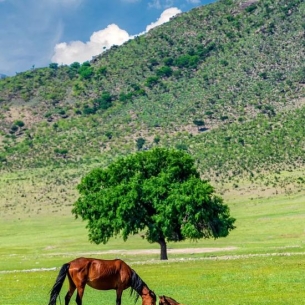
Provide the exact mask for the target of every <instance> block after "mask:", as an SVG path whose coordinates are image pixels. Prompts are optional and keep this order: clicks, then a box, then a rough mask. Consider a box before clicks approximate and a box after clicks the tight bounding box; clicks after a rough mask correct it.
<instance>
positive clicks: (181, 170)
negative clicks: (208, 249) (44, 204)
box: [72, 148, 235, 259]
mask: <svg viewBox="0 0 305 305" xmlns="http://www.w3.org/2000/svg"><path fill="white" fill-rule="evenodd" d="M194 163H195V161H194V159H193V158H192V157H191V156H190V155H189V154H187V153H186V152H183V151H177V150H167V149H162V148H155V149H152V150H149V151H144V152H138V153H136V154H133V155H129V156H127V157H125V158H120V159H118V160H117V161H115V162H113V163H112V164H110V165H109V167H108V168H105V169H102V168H96V169H94V170H92V171H91V172H90V173H89V174H88V175H86V176H85V177H83V178H82V180H81V183H80V184H79V185H78V187H77V188H78V191H79V194H80V197H79V198H78V199H77V201H76V202H75V203H74V207H73V210H72V213H73V214H74V215H75V216H76V218H77V217H81V218H82V219H83V220H85V221H88V223H87V228H88V230H89V240H90V241H93V242H95V243H97V244H99V243H101V242H102V243H107V242H108V240H109V239H110V238H111V237H113V236H116V235H120V234H121V235H122V237H123V239H124V240H126V239H127V238H128V236H129V235H130V234H136V233H139V232H142V231H143V230H144V231H145V237H146V239H147V240H148V241H149V242H152V243H153V242H157V243H159V244H160V247H161V254H160V258H161V259H167V247H166V243H167V242H168V241H182V240H184V239H187V238H190V239H193V240H197V239H201V238H210V237H214V238H219V237H225V236H227V235H228V234H229V231H230V230H232V229H234V228H235V227H234V225H233V224H234V222H235V219H234V218H232V217H231V216H230V213H229V208H228V206H227V205H225V204H223V200H222V198H221V197H219V196H216V195H215V194H214V188H213V187H212V186H211V185H210V184H209V183H208V182H207V181H204V180H201V179H200V174H199V172H198V171H197V170H196V168H195V166H194Z"/></svg>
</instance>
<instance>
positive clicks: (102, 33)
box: [0, 0, 215, 75]
mask: <svg viewBox="0 0 305 305" xmlns="http://www.w3.org/2000/svg"><path fill="white" fill-rule="evenodd" d="M214 1H215V0H0V73H4V74H6V75H15V73H16V72H22V71H25V70H29V69H31V68H32V67H33V66H35V67H45V66H48V65H49V63H51V62H57V63H59V64H70V63H72V62H75V61H78V62H83V61H86V60H90V59H91V58H92V56H94V55H97V54H99V53H101V52H102V51H103V50H104V49H105V48H106V49H107V48H109V47H110V46H111V45H113V44H116V45H120V44H122V43H123V42H125V41H126V40H128V39H132V37H133V36H134V35H138V34H143V33H145V32H147V31H148V30H149V29H150V28H153V27H155V26H157V25H159V24H162V23H164V22H167V21H168V20H169V18H170V17H172V16H174V15H176V14H177V13H179V12H186V11H189V10H191V9H192V8H194V7H197V6H200V5H204V4H207V3H211V2H214Z"/></svg>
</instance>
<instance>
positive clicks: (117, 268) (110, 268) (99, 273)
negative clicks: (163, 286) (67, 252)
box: [49, 257, 157, 305]
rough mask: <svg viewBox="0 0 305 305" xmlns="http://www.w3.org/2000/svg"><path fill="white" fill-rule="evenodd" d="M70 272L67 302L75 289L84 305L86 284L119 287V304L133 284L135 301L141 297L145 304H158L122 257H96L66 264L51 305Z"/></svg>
mask: <svg viewBox="0 0 305 305" xmlns="http://www.w3.org/2000/svg"><path fill="white" fill-rule="evenodd" d="M66 275H68V279H69V290H68V292H67V294H66V296H65V305H68V304H69V302H70V299H71V297H72V295H73V292H74V291H75V289H76V290H77V296H76V303H77V305H82V298H83V294H84V290H85V286H86V284H87V285H89V286H90V287H92V288H95V289H98V290H110V289H115V290H116V305H121V297H122V293H123V290H125V289H127V288H129V287H131V292H130V295H132V294H133V292H134V291H135V292H136V293H137V295H136V301H137V299H138V298H139V296H141V297H142V305H156V299H157V298H156V295H155V293H154V292H153V291H152V290H150V289H149V288H148V286H147V285H146V284H145V283H144V281H143V280H142V279H141V278H140V277H139V275H138V274H137V273H136V272H135V271H134V270H133V269H131V268H130V267H129V266H128V265H127V264H126V263H125V262H123V261H122V260H120V259H115V260H101V259H95V258H84V257H80V258H77V259H75V260H73V261H71V262H69V263H67V264H64V265H63V266H62V267H61V269H60V271H59V274H58V276H57V279H56V281H55V284H54V286H53V288H52V290H51V293H50V301H49V305H56V299H57V297H58V295H59V292H60V290H61V288H62V285H63V283H64V280H65V278H66Z"/></svg>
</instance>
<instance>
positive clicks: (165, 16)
mask: <svg viewBox="0 0 305 305" xmlns="http://www.w3.org/2000/svg"><path fill="white" fill-rule="evenodd" d="M179 13H181V10H179V9H178V8H176V7H171V8H168V9H166V10H165V11H164V12H163V13H162V14H161V16H160V18H159V19H158V20H157V21H156V22H153V23H151V24H150V25H148V26H147V27H146V32H148V31H149V30H151V29H152V28H154V27H156V26H158V25H161V24H163V23H165V22H168V21H169V20H170V19H171V18H172V17H174V16H176V15H177V14H179Z"/></svg>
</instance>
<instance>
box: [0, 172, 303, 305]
mask: <svg viewBox="0 0 305 305" xmlns="http://www.w3.org/2000/svg"><path fill="white" fill-rule="evenodd" d="M70 175H71V173H70ZM55 176H56V175H55ZM37 177H38V178H37ZM44 179H46V180H44ZM48 179H49V178H48V177H47V175H43V173H41V176H40V177H39V175H36V176H35V177H34V176H27V175H26V174H24V175H22V174H19V176H18V177H17V176H16V177H15V174H6V176H2V177H1V179H0V181H1V183H0V191H1V194H2V197H1V199H0V203H1V205H0V207H1V216H0V217H1V219H0V221H1V231H0V244H1V248H0V283H1V301H0V303H1V304H5V305H10V304H18V305H30V304H31V305H35V304H48V298H49V291H50V289H51V287H52V285H53V284H54V281H55V278H56V276H57V274H58V270H59V268H60V267H61V265H62V264H63V263H66V262H68V261H70V260H72V259H74V258H76V257H79V256H90V257H98V258H121V259H123V260H125V261H126V262H127V263H128V264H130V265H131V266H132V267H133V268H134V269H135V270H136V272H137V273H138V274H139V275H140V276H141V278H142V279H143V280H144V281H145V282H146V283H147V284H148V285H149V287H150V288H151V289H153V290H154V291H155V293H156V294H157V295H163V294H164V295H169V296H172V297H173V298H175V299H177V300H178V301H179V302H181V303H183V304H186V305H199V304H218V305H221V304H226V305H229V304H232V305H233V304H234V305H236V304H283V305H284V304H285V305H286V304H305V292H304V291H305V289H304V282H305V272H304V270H305V245H304V241H305V197H304V191H302V190H301V189H300V188H298V191H297V192H294V193H281V192H280V190H276V191H275V193H278V195H274V190H273V191H272V190H269V193H270V194H271V195H269V196H265V195H264V196H262V194H263V190H260V189H259V188H257V189H256V190H253V189H252V188H251V189H250V188H248V189H247V188H246V184H244V185H242V183H240V190H236V189H235V190H231V191H226V192H225V191H224V192H223V191H222V193H223V195H222V196H223V198H224V200H225V202H226V203H227V204H228V205H229V206H230V209H231V214H232V216H233V217H235V218H236V219H237V221H236V227H237V228H236V229H235V230H233V231H232V232H231V234H230V235H229V236H228V237H227V238H222V239H218V240H200V241H197V242H196V241H190V240H188V241H185V242H182V243H169V244H168V251H169V253H168V254H169V260H168V261H160V260H159V247H158V245H157V244H150V243H148V242H147V241H146V240H145V239H143V238H142V237H141V235H140V234H138V235H134V236H131V237H130V238H129V239H128V240H127V241H126V242H123V241H122V239H121V238H120V237H117V238H113V239H111V241H110V242H109V243H108V244H106V245H103V244H101V245H95V244H92V243H90V242H88V236H87V230H86V228H85V226H86V223H84V222H82V221H81V220H78V219H77V220H76V219H74V217H73V216H72V214H71V212H70V211H71V205H72V204H73V202H74V200H75V198H76V192H75V189H74V190H73V187H74V188H75V185H76V184H74V186H73V187H71V186H70V187H69V186H68V184H65V182H64V180H63V181H62V183H61V185H60V186H54V185H55V184H54V183H49V184H48V183H46V181H49V180H48ZM56 179H59V178H58V177H57V178H56ZM43 181H45V182H44V183H43ZM47 185H48V187H47ZM52 185H53V186H52ZM70 185H72V184H71V183H70ZM223 188H224V187H223ZM62 189H64V191H61V190H62ZM34 190H35V192H34ZM260 192H262V193H260ZM14 194H15V196H14ZM37 194H39V195H37ZM13 199H14V200H13ZM9 203H10V204H9ZM25 207H26V208H25ZM66 285H67V282H65V284H64V288H63V290H62V292H61V302H64V296H65V293H66V289H67V286H66ZM74 300H75V296H73V300H71V304H73V303H74V304H75V301H74ZM303 300H304V301H303ZM83 303H84V305H90V304H115V292H114V291H102V292H100V291H95V290H93V289H92V288H90V287H87V288H86V292H85V297H84V302H83ZM133 303H134V299H133V298H132V297H130V296H129V293H128V291H127V292H125V293H124V294H123V301H122V304H125V305H127V304H133ZM58 304H60V303H59V300H58ZM138 304H140V301H138Z"/></svg>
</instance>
